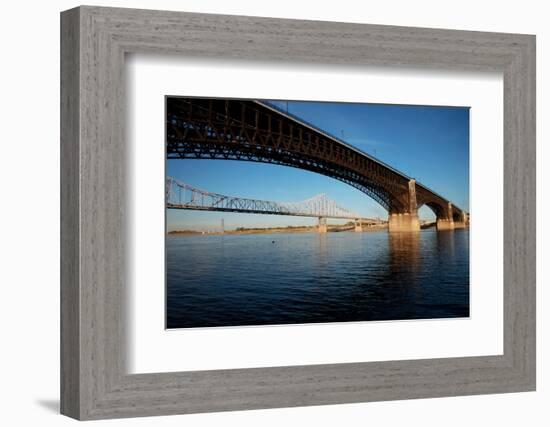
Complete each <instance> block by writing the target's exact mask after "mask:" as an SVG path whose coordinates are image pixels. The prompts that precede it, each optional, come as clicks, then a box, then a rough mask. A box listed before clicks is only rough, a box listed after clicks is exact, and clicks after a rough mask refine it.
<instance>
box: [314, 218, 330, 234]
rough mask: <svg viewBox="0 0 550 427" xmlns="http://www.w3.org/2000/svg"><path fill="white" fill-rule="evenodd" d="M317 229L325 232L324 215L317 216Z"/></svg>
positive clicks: (326, 228) (325, 221) (325, 222)
mask: <svg viewBox="0 0 550 427" xmlns="http://www.w3.org/2000/svg"><path fill="white" fill-rule="evenodd" d="M317 231H319V233H326V232H327V231H328V226H327V219H326V218H325V217H321V216H320V217H319V223H318V226H317Z"/></svg>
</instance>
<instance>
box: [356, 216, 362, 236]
mask: <svg viewBox="0 0 550 427" xmlns="http://www.w3.org/2000/svg"><path fill="white" fill-rule="evenodd" d="M361 231H363V224H361V220H360V219H356V220H355V232H356V233H360V232H361Z"/></svg>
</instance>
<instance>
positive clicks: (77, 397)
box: [61, 6, 536, 420]
mask: <svg viewBox="0 0 550 427" xmlns="http://www.w3.org/2000/svg"><path fill="white" fill-rule="evenodd" d="M61 57H62V61H61V87H62V95H61V165H62V174H61V184H62V195H61V199H62V205H61V230H62V236H61V243H62V244H61V247H62V264H61V411H62V413H63V414H65V415H68V416H70V417H73V418H76V419H82V420H84V419H102V418H117V417H133V416H150V415H167V414H184V413H196V412H213V411H228V410H243V409H258V408H274V407H289V406H305V405H321V404H337V403H349V402H366V401H379V400H392V399H410V398H423V397H437V396H458V395H467V394H483V393H504V392H519V391H530V390H534V389H535V246H536V245H535V37H534V36H530V35H520V34H502V33H484V32H467V31H454V30H435V29H423V28H406V27H390V26H374V25H359V24H347V23H334V22H316V21H298V20H281V19H271V18H256V17H242V16H222V15H208V14H194V13H182V12H164V11H145V10H133V9H113V8H102V7H87V6H84V7H79V8H76V9H71V10H69V11H66V12H63V13H62V15H61Z"/></svg>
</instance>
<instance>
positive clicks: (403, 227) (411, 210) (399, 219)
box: [388, 179, 420, 232]
mask: <svg viewBox="0 0 550 427" xmlns="http://www.w3.org/2000/svg"><path fill="white" fill-rule="evenodd" d="M388 230H389V231H390V232H404V231H420V220H419V219H418V208H417V205H416V181H415V180H414V179H411V180H409V206H408V212H403V213H391V214H390V215H389V218H388Z"/></svg>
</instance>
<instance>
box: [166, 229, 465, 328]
mask: <svg viewBox="0 0 550 427" xmlns="http://www.w3.org/2000/svg"><path fill="white" fill-rule="evenodd" d="M166 270H167V294H166V298H167V327H168V328H188V327H211V326H242V325H266V324H295V323H313V322H347V321H367V320H401V319H433V318H452V317H468V316H469V232H468V230H467V229H466V230H455V231H445V232H437V231H436V230H435V229H430V230H423V231H421V232H420V233H403V234H402V233H388V232H387V231H380V232H364V233H354V232H341V233H326V234H320V233H288V234H282V233H281V234H251V235H223V236H220V235H211V236H169V237H167V239H166Z"/></svg>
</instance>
